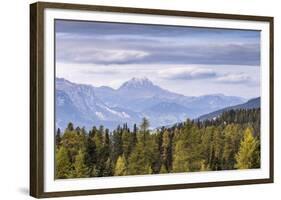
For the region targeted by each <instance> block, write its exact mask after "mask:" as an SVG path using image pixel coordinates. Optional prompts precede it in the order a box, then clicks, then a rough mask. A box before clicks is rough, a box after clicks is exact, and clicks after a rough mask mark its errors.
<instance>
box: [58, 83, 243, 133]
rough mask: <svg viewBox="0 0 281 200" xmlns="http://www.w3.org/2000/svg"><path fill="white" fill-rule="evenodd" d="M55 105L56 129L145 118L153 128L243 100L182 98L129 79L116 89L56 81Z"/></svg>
mask: <svg viewBox="0 0 281 200" xmlns="http://www.w3.org/2000/svg"><path fill="white" fill-rule="evenodd" d="M56 102H57V108H56V111H57V112H56V115H57V123H56V124H57V126H58V127H62V128H64V127H65V126H66V124H67V123H68V122H69V121H72V122H73V123H74V124H75V125H79V126H86V127H87V126H93V125H96V126H99V125H101V124H102V125H104V126H105V127H108V128H116V126H117V125H119V124H122V123H128V125H129V126H132V125H133V124H134V123H137V124H139V123H140V121H141V118H143V117H147V118H148V119H149V121H150V125H151V127H152V128H154V127H158V126H163V125H166V124H172V123H176V122H179V121H183V120H185V119H186V118H196V117H198V116H200V115H202V114H204V113H209V112H212V111H214V110H218V109H221V108H223V107H227V106H231V105H236V104H240V103H242V102H244V99H242V98H240V97H231V96H224V95H221V94H215V95H205V96H199V97H192V96H184V95H181V94H177V93H173V92H171V91H168V90H165V89H162V88H161V87H159V86H157V85H155V84H154V83H152V82H151V81H150V80H149V79H147V78H141V79H140V78H132V79H131V80H129V81H126V82H124V83H123V84H122V85H121V86H120V87H119V88H118V89H113V88H110V87H107V86H102V87H93V86H91V85H85V84H76V83H72V82H70V81H68V80H65V79H61V78H57V79H56Z"/></svg>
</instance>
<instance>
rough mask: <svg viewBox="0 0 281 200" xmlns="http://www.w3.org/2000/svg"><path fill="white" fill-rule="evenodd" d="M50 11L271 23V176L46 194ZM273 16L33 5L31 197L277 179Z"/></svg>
mask: <svg viewBox="0 0 281 200" xmlns="http://www.w3.org/2000/svg"><path fill="white" fill-rule="evenodd" d="M48 8H54V9H66V10H81V11H82V10H84V11H85V10H86V11H103V12H116V13H137V14H147V15H160V16H179V17H198V18H210V19H226V20H245V21H259V22H268V23H269V25H270V30H269V31H270V38H269V41H270V44H269V46H270V52H269V55H270V58H269V60H270V63H269V66H270V69H269V70H270V83H269V85H270V88H269V92H270V97H269V98H270V107H269V112H270V113H269V115H270V130H268V134H270V141H269V142H270V144H269V145H270V151H269V155H268V156H269V161H270V163H269V166H270V168H269V170H270V171H269V174H270V177H269V178H266V179H251V180H239V181H235V180H234V181H219V182H202V183H186V184H173V185H156V186H141V187H126V188H108V189H93V190H75V191H63V192H45V191H44V112H46V111H44V103H45V100H44V79H45V75H44V73H45V72H44V10H45V9H48ZM273 52H274V49H273V17H267V16H252V15H236V14H217V13H202V12H187V11H176V10H156V9H141V8H128V7H110V6H96V5H82V4H64V3H48V2H37V3H33V4H31V5H30V195H31V196H33V197H36V198H46V197H60V196H77V195H94V194H107V193H122V192H139V191H156V190H173V189H185V188H198V187H201V188H202V187H217V186H230V185H245V184H260V183H273V177H274V161H273V158H274V154H273V144H274V142H273V116H274V114H273V111H274V108H273V54H274V53H273Z"/></svg>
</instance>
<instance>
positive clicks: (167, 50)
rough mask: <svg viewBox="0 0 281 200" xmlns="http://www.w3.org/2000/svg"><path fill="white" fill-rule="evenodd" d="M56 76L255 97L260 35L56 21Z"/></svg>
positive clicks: (113, 84) (189, 93)
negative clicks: (144, 81) (139, 80)
mask: <svg viewBox="0 0 281 200" xmlns="http://www.w3.org/2000/svg"><path fill="white" fill-rule="evenodd" d="M56 76H57V77H63V78H66V79H68V80H70V81H73V82H77V83H87V84H91V85H93V86H102V85H105V86H110V87H113V88H118V87H119V86H120V85H121V84H122V83H123V82H125V81H127V80H129V79H131V78H132V77H147V78H149V79H150V80H151V81H152V82H154V83H155V84H157V85H159V86H161V87H163V88H165V89H168V90H170V91H173V92H177V93H180V94H184V95H187V96H198V95H204V94H213V93H222V94H225V95H234V96H242V97H246V98H251V97H257V96H259V95H260V89H259V88H260V86H259V84H260V32H259V31H245V30H244V31H242V30H230V29H207V28H194V27H178V26H163V25H162V26H159V25H137V24H120V23H101V22H83V21H66V20H56Z"/></svg>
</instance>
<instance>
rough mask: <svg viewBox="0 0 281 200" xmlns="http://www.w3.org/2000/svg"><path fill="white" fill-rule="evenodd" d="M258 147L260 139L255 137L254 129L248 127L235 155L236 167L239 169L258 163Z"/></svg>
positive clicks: (248, 167) (249, 167) (251, 166)
mask: <svg viewBox="0 0 281 200" xmlns="http://www.w3.org/2000/svg"><path fill="white" fill-rule="evenodd" d="M258 147H259V146H258V140H257V139H256V138H254V136H253V134H252V130H251V129H250V128H247V129H246V130H245V132H244V137H243V139H242V140H241V143H240V148H239V151H238V153H237V154H236V156H235V159H236V165H235V167H236V168H238V169H251V168H253V167H254V166H255V165H256V163H255V161H257V160H259V159H257V158H256V157H258V156H259V153H257V152H258Z"/></svg>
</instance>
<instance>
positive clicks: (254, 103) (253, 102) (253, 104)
mask: <svg viewBox="0 0 281 200" xmlns="http://www.w3.org/2000/svg"><path fill="white" fill-rule="evenodd" d="M253 108H260V97H257V98H254V99H250V100H249V101H247V102H246V103H243V104H239V105H236V106H230V107H226V108H223V109H220V110H217V111H215V112H212V113H208V114H205V115H202V116H200V117H199V118H198V119H199V120H200V121H203V120H207V119H214V118H216V117H218V116H220V115H221V114H222V113H223V112H225V111H228V110H237V109H253Z"/></svg>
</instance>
